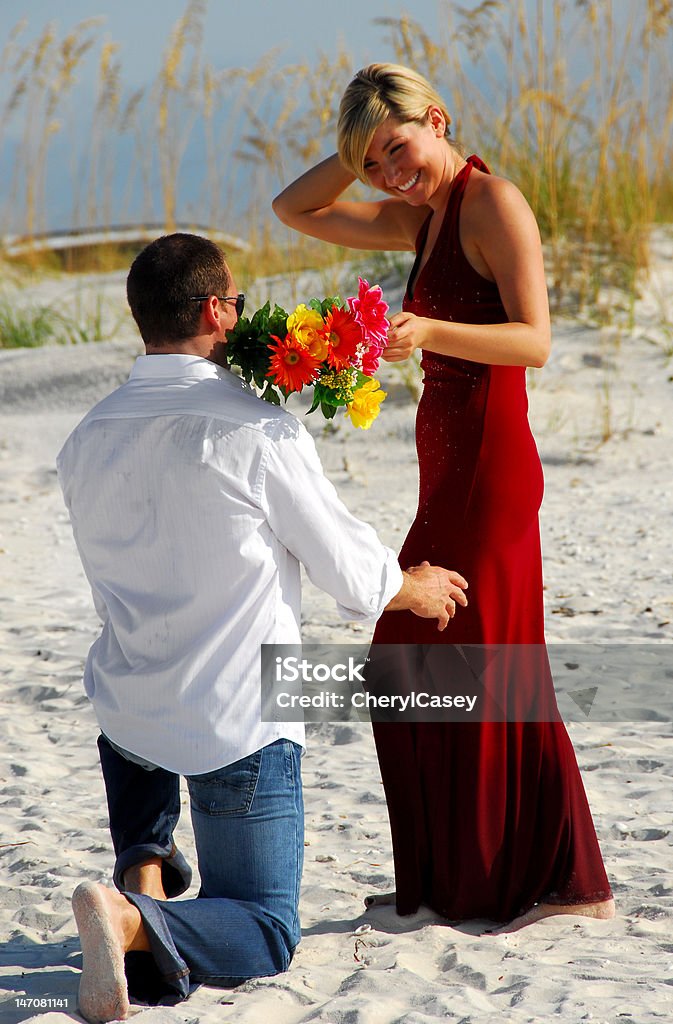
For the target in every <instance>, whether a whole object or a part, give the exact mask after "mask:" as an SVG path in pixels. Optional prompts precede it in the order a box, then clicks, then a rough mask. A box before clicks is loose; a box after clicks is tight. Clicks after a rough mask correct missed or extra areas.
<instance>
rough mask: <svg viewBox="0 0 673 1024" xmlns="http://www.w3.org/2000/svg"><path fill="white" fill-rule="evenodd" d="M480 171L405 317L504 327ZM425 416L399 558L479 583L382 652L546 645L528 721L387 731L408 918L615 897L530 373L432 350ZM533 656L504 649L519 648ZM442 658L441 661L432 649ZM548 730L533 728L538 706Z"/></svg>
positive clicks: (522, 685)
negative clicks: (564, 662)
mask: <svg viewBox="0 0 673 1024" xmlns="http://www.w3.org/2000/svg"><path fill="white" fill-rule="evenodd" d="M473 167H477V168H478V169H479V170H482V171H486V172H488V168H486V166H485V165H484V164H483V163H482V162H481V161H480V160H479V158H478V157H474V156H472V157H470V158H469V159H468V162H467V164H466V166H465V167H464V168H463V169H462V170H461V171H460V172H459V174H458V176H457V177H456V179H455V182H454V185H453V188H452V191H451V195H450V198H449V202H448V205H447V209H446V212H445V215H444V220H443V223H442V226H441V229H440V232H439V236H438V238H437V241H436V243H435V245H434V247H433V249H432V252H431V254H430V257H429V259H428V260H427V262H426V264H425V265H424V267H423V268H422V270H421V272H420V274H419V275H418V277H417V278H416V279H415V274H416V267H417V266H418V265H419V263H420V260H421V257H422V254H423V248H424V245H425V240H426V237H427V233H428V228H429V219H428V221H426V222H425V224H424V225H423V227H422V228H421V231H420V232H419V236H418V239H417V242H416V251H417V260H416V266H415V267H414V270H413V271H412V274H411V278H410V281H412V282H414V285H413V295H411V294H409V293H407V296H406V298H405V302H404V309H405V310H409V311H410V312H412V313H416V314H418V315H419V316H426V317H432V318H434V319H438V320H449V321H455V322H457V323H468V324H477V323H483V324H495V323H504V322H506V321H507V315H506V313H505V309H504V307H503V304H502V301H501V299H500V295H499V292H498V288H497V286H496V285H495V284H494V283H492V282H490V281H488V280H486V279H485V278H483V277H482V276H481V275H480V274H479V273H477V271H476V270H475V269H474V268H473V267H472V265H471V264H470V263H469V262H468V260H467V258H466V256H465V254H464V252H463V250H462V247H461V244H460V237H459V218H460V208H461V203H462V199H463V195H464V193H465V189H466V187H467V184H468V181H469V177H470V173H471V171H472V168H473ZM421 366H422V368H423V371H424V389H423V395H422V398H421V401H420V403H419V407H418V414H417V420H416V442H417V450H418V460H419V467H420V470H419V472H420V483H419V502H418V511H417V514H416V518H415V520H414V522H413V524H412V526H411V529H410V531H409V534H408V536H407V538H406V540H405V542H404V546H403V548H402V551H401V552H400V565H401V566H402V568H406V567H408V566H410V565H418V564H419V563H420V562H421V561H423V560H424V559H427V561H429V562H430V563H431V564H433V565H442V566H444V567H446V568H448V569H456V570H458V571H459V572H460V573H461V574H462V575H463V576H465V577H466V579H467V580H468V582H469V590H468V598H469V606H468V607H467V608H460V607H459V608H458V609H457V612H456V616H455V618H454V619H453V620H452V621H451V622H450V624H449V626H448V627H447V629H446V630H445V631H444V632H442V633H440V632H438V630H437V627H436V622H434V621H431V620H426V619H421V618H418V617H417V616H415V615H413V614H412V613H411V612H387V613H384V615H383V616H382V618H381V619H380V620H379V623H378V624H377V627H376V631H375V635H374V641H373V642H374V644H400V643H404V644H417V645H437V644H465V645H491V644H494V645H535V646H534V647H531V648H526V649H530V650H536V651H538V652H542V655H543V657H542V658H538V659H537V664H538V666H539V673H535V672H531V671H526V672H523V673H519V677H518V678H517V681H516V687H514V685H513V684H511V683H510V684H508V685H510V689H511V692H510V694H509V696H508V698H507V699H508V702H509V703H508V706H509V707H510V709H511V708H512V707H514V708H515V709H516V708H519V709H521V711H522V713H521V714H520V715H519V716H517V715H516V714H515V715H512V714H509V715H508V716H507V717H509V718H510V719H511V718H512V717H514V718H516V717H520V718H521V719H522V720H520V721H517V720H514V721H512V720H509V721H469V720H467V721H465V722H458V723H456V722H450V723H447V722H436V721H435V722H428V721H426V722H420V721H416V722H410V721H401V722H379V723H374V726H373V728H374V737H375V741H376V747H377V753H378V757H379V763H380V767H381V774H382V778H383V784H384V788H385V794H386V800H387V803H388V812H389V817H390V826H391V832H392V842H393V852H394V859H395V881H396V892H397V910H398V912H399V913H400V914H411V913H414V912H415V911H416V910H417V909H418V907H419V905H420V904H421V903H423V904H425V905H427V906H430V907H432V908H433V909H434V910H435V911H437V912H438V913H439V914H441V915H443V916H445V917H447V918H450V919H454V920H464V919H467V918H476V917H481V918H489V919H491V920H495V921H507V920H511V919H512V918H514V917H515V916H517V915H518V914H521V913H523V912H524V911H526V910H527V909H529V908H530V907H531V906H532V905H533V904H535V903H537V902H539V901H541V900H543V901H544V902H551V903H559V904H575V903H590V902H597V901H601V900H606V899H609V898H610V896H611V891H610V886H609V883H608V880H607V877H606V874H605V869H604V867H603V861H602V858H601V853H600V849H599V846H598V842H597V839H596V833H595V830H594V825H593V822H592V818H591V813H590V810H589V806H588V804H587V799H586V795H585V792H584V787H583V785H582V780H581V778H580V773H579V770H578V767H577V762H576V760H575V755H574V751H573V748H572V745H571V743H570V739H569V737H568V734H567V732H566V729H565V726H564V725H563V722H562V721H561V720H560V717H559V715H558V711H557V710H556V701H555V696H554V692H553V685H552V681H551V677H550V673H549V670H548V663H547V658H546V651H545V648H544V614H543V603H542V563H541V555H540V534H539V525H538V510H539V507H540V503H541V500H542V492H543V479H542V467H541V465H540V459H539V456H538V452H537V448H536V446H535V441H534V440H533V436H532V434H531V431H530V427H529V424H528V415H527V413H528V399H527V396H526V383H525V369H524V368H523V367H518V366H490V365H485V364H483V363H476V362H470V361H468V360H464V359H455V358H451V357H446V356H441V355H436V354H434V353H432V352H424V353H423V359H422V363H421ZM510 649H511V650H514V649H520V650H521V649H524V648H514V647H512V648H507V650H510ZM435 653H440V652H437V651H436V648H435ZM531 700H534V701H537V705H536V706H537V707H538V709H539V708H540V706H541V703H542V706H546V707H547V711H548V713H547V714H546V716H545V715H544V714H542V715H540V714H537V715H534V716H532V717H534V718H538V719H539V718H544V717H546V718H547V719H549V720H547V721H539V720H533V721H530V720H528V721H526V720H525V719H526V717H528V718H530V717H531V716H530V715H528V716H527V714H526V709H527V708H528V707H529V704H530V701H531Z"/></svg>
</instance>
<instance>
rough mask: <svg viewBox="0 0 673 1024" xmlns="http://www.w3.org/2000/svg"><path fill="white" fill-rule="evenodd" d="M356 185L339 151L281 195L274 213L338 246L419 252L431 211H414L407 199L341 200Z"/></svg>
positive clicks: (315, 236) (289, 223)
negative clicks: (418, 238)
mask: <svg viewBox="0 0 673 1024" xmlns="http://www.w3.org/2000/svg"><path fill="white" fill-rule="evenodd" d="M354 181H355V177H354V175H352V174H351V173H350V172H349V171H347V170H346V169H345V168H344V166H343V164H342V163H341V161H340V160H339V157H338V155H337V154H336V153H335V154H334V155H333V156H330V157H328V158H327V159H326V160H323V161H322V162H321V163H319V164H316V166H315V167H311V168H310V170H308V171H306V173H305V174H302V175H301V177H299V178H297V180H296V181H293V182H292V183H291V184H290V185H288V186H287V188H286V189H284V190H283V191H282V192H281V193H280V195H278V196H276V198H275V199H274V201H273V210H274V213H275V214H276V216H277V217H278V218H279V219H280V220H282V222H283V223H284V224H287V225H288V226H289V227H291V228H294V229H295V231H301V232H302V234H304V235H311V236H312V237H314V238H320V239H322V240H323V241H324V242H332V243H333V244H335V245H343V246H347V247H348V248H351V249H398V250H410V249H411V250H413V248H414V242H415V239H416V235H417V234H418V230H419V228H420V226H421V224H422V223H423V221H424V219H425V218H426V217H427V215H428V213H429V212H430V211H429V210H428V208H427V207H422V208H420V209H414V208H412V207H410V206H409V205H408V204H407V203H405V202H404V200H403V199H382V200H378V201H370V202H350V201H346V200H341V199H339V197H340V196H341V195H342V194H343V193H344V192H345V191H346V189H347V188H348V186H349V185H351V184H352V183H353V182H354Z"/></svg>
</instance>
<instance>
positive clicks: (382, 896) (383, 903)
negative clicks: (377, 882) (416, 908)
mask: <svg viewBox="0 0 673 1024" xmlns="http://www.w3.org/2000/svg"><path fill="white" fill-rule="evenodd" d="M396 899H397V894H396V893H394V892H377V893H374V894H373V895H372V896H365V901H364V902H365V910H371V909H372V908H373V907H394V906H395V901H396Z"/></svg>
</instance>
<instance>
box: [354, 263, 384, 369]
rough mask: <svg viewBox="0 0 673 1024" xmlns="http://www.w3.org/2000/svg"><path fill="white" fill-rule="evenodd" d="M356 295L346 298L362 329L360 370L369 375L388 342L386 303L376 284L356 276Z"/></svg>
mask: <svg viewBox="0 0 673 1024" xmlns="http://www.w3.org/2000/svg"><path fill="white" fill-rule="evenodd" d="M358 285H359V288H358V295H357V298H355V297H353V298H350V299H348V307H349V309H350V310H351V312H352V313H353V314H354V315H355V318H356V320H357V321H358V323H360V324H361V325H362V328H363V330H364V349H363V352H362V372H363V373H365V374H366V375H367V376H368V377H371V376H372V375H373V374H374V373H376V370H377V369H378V365H379V359H380V358H381V353H382V352H383V350H384V348H385V347H386V344H387V342H388V321H387V319H386V313H387V312H388V303H387V302H384V300H383V292H382V291H381V289H380V287H379V286H378V285H371V286H370V284H369V281H365V279H364V278H362V277H359V278H358Z"/></svg>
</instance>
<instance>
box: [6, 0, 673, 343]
mask: <svg viewBox="0 0 673 1024" xmlns="http://www.w3.org/2000/svg"><path fill="white" fill-rule="evenodd" d="M206 11H207V0H189V2H187V4H186V7H185V11H184V14H183V15H182V17H181V18H180V19H179V21H178V22H177V23H176V25H175V26H174V27H173V28H172V30H171V31H170V32H169V33H168V41H167V44H166V47H165V50H164V53H163V56H162V59H161V63H160V67H159V70H158V72H157V76H156V80H155V82H154V83H153V84H150V85H148V87H147V88H145V89H138V90H136V91H135V92H129V91H128V90H126V89H125V88H124V75H123V68H122V66H121V63H120V59H119V54H118V47H117V45H116V44H115V43H114V42H111V41H110V40H109V39H108V38H107V36H106V35H104V33H103V29H102V27H101V25H100V22H99V21H97V20H95V19H94V20H92V19H90V20H87V21H85V22H81V23H80V24H79V25H76V26H75V27H74V28H73V29H72V30H71V31H69V32H68V33H66V34H65V35H64V36H63V37H62V38H60V37H59V35H58V32H57V30H56V29H55V27H54V26H53V25H48V26H47V27H46V28H45V29H44V30H43V31H42V32H41V34H40V35H39V36H38V38H37V40H36V41H35V42H32V43H24V42H23V30H24V28H25V25H24V24H23V23H20V24H19V25H17V26H15V28H14V29H13V30H12V32H11V33H10V34H9V36H8V38H7V42H6V44H5V47H4V52H3V54H2V57H3V59H2V61H1V62H0V69H2V70H0V80H4V81H3V85H4V86H5V88H4V95H6V96H7V97H8V98H7V100H6V101H5V103H4V106H3V107H0V144H1V143H2V135H3V133H4V132H5V131H6V129H7V127H8V125H9V124H10V123H11V122H12V119H14V122H15V124H17V123H18V124H20V125H22V126H23V127H22V130H21V132H20V138H21V142H20V144H19V145H18V146H16V147H15V150H14V170H13V175H12V182H11V188H10V189H9V192H8V197H9V198H8V202H7V204H6V207H5V209H4V211H3V218H4V221H5V226H4V230H5V231H10V230H13V231H18V230H20V231H21V232H22V233H25V234H31V233H33V232H36V231H39V230H43V229H44V228H45V226H46V223H47V211H48V196H49V180H50V174H51V173H53V167H52V162H51V156H50V155H51V153H52V149H53V141H54V139H55V138H56V137H57V136H58V135H59V134H62V133H65V132H70V133H71V134H72V118H73V116H74V114H73V108H72V106H70V99H71V97H73V96H75V95H76V90H77V89H78V88H79V84H78V74H79V73H80V72H81V70H82V68H83V66H84V62H85V61H87V60H94V59H95V60H97V62H98V76H97V80H98V85H97V93H96V95H95V97H93V98H92V104H91V130H90V132H88V134H85V137H84V141H83V143H82V145H83V150H82V151H81V152H80V153H78V154H75V155H74V156H73V158H72V160H73V168H75V167H77V168H79V169H80V171H81V173H78V174H73V175H72V178H73V181H74V182H81V183H82V184H76V185H75V186H74V190H75V194H73V197H72V198H73V216H72V221H73V224H74V225H81V224H89V225H93V224H98V225H100V224H106V223H107V224H109V223H115V222H116V223H120V222H124V221H126V220H127V219H128V214H129V204H130V203H131V199H132V197H133V196H135V197H136V200H137V197H138V195H140V196H141V203H140V206H141V208H142V211H143V213H142V216H143V217H144V218H145V219H146V220H147V221H150V220H151V219H152V215H154V217H156V213H157V210H156V203H155V196H157V195H158V196H159V206H160V210H159V213H160V216H161V218H162V219H163V221H164V224H165V226H166V229H167V230H170V229H171V228H172V226H173V225H174V224H175V223H176V222H177V221H180V220H182V221H185V220H195V221H197V222H198V221H201V222H204V221H205V222H207V223H211V224H213V226H217V227H218V228H220V229H222V228H225V227H226V228H227V229H228V230H235V231H238V233H239V234H243V235H244V236H245V237H247V238H249V239H250V240H251V241H252V242H253V246H252V250H251V253H250V254H249V255H247V256H241V257H239V256H237V257H236V258H237V266H240V268H241V272H242V273H245V275H246V277H248V278H250V277H260V276H264V275H267V274H270V273H287V274H290V275H291V274H293V273H294V272H295V271H297V270H299V269H301V268H302V267H305V266H326V265H327V264H328V263H330V262H334V261H335V260H337V261H338V260H343V259H346V258H349V254H348V253H347V252H345V251H337V250H335V249H334V248H332V247H329V246H323V245H321V244H320V243H315V242H312V241H310V240H306V239H301V238H299V237H298V236H296V235H293V234H292V233H291V232H288V231H286V230H285V229H284V228H282V227H281V226H280V225H278V224H277V223H276V222H275V220H274V218H273V215H272V213H271V210H270V202H271V198H272V196H273V195H274V194H275V193H276V192H277V191H278V190H279V189H280V188H281V187H282V186H283V184H285V183H286V182H287V181H288V180H289V179H290V178H291V177H292V176H294V175H295V174H296V173H298V172H299V171H300V170H301V169H302V168H304V167H306V166H307V164H308V163H310V162H312V161H315V160H317V159H319V158H320V157H321V156H322V155H326V154H327V153H328V152H330V151H332V150H333V148H334V136H335V118H336V109H337V104H338V98H339V96H340V94H341V92H342V90H343V88H344V87H345V85H346V84H347V82H348V81H349V78H350V76H351V75H352V73H353V70H354V64H353V59H352V57H351V56H349V54H348V53H347V52H346V51H344V50H336V51H333V50H329V48H327V49H326V50H325V51H323V52H320V51H318V50H313V51H312V54H313V55H312V57H311V59H310V60H307V61H306V62H303V63H299V64H294V65H292V66H287V65H283V63H282V60H281V55H280V54H279V53H278V52H277V51H273V52H271V53H268V54H265V55H264V56H263V58H261V59H260V61H259V62H258V63H257V64H256V65H255V66H253V67H251V68H236V67H229V68H215V67H213V66H212V64H210V63H209V61H208V60H207V59H206V57H205V56H204V52H203V39H204V19H205V15H206ZM442 25H443V31H442V34H441V36H440V38H436V36H435V35H434V34H433V36H432V37H431V36H430V35H429V33H428V32H427V31H426V29H425V27H424V26H423V25H421V24H419V23H418V22H417V21H415V20H414V19H413V18H411V17H402V18H382V19H379V27H380V30H381V39H382V57H383V58H385V57H391V58H392V59H395V60H398V61H399V62H401V63H405V64H408V65H411V66H414V67H416V68H418V70H420V71H421V72H422V73H424V74H426V75H427V76H428V77H429V78H430V80H431V81H433V83H435V84H436V86H437V87H438V90H439V91H440V92H441V93H442V94H443V95H444V97H445V98H446V101H447V104H448V106H449V109H450V110H451V111H452V113H453V128H454V135H455V137H456V139H457V141H458V142H459V143H461V144H462V146H463V147H464V149H465V150H466V151H468V152H475V151H476V152H479V153H480V154H481V155H482V156H483V157H484V158H485V159H486V160H487V162H488V163H489V164H490V165H491V167H492V169H493V170H494V172H495V173H498V174H501V175H503V176H505V177H509V178H511V179H512V180H513V181H515V182H516V183H517V184H518V185H519V187H520V188H521V189H522V191H523V192H524V194H525V195H526V197H527V198H528V200H529V202H530V203H531V206H532V207H533V210H534V212H535V214H536V216H537V219H538V222H539V224H540V229H541V233H542V236H543V240H544V242H545V246H546V253H547V269H548V274H549V280H550V296H551V300H552V305H553V306H554V307H555V308H556V309H559V308H560V309H571V310H573V311H577V310H581V309H585V310H587V309H589V310H590V309H592V308H595V307H596V304H597V302H598V299H599V294H600V292H601V289H605V287H606V286H616V287H618V288H620V289H622V290H623V291H624V292H625V293H626V294H627V295H628V296H630V297H631V300H632V299H633V297H634V296H635V295H636V294H637V289H638V284H639V281H640V279H641V277H642V275H643V274H645V273H646V272H647V267H648V260H649V249H648V235H649V231H650V229H651V226H652V225H653V224H654V223H657V222H666V223H671V222H673V173H672V172H673V160H672V156H673V153H672V147H673V78H672V77H671V75H670V62H671V53H672V52H673V3H671V2H670V0H639V2H638V3H632V4H625V3H624V2H623V0H483V2H481V3H478V4H476V5H472V7H471V8H470V9H469V10H468V9H466V8H463V7H460V6H458V5H456V4H454V3H451V2H448V0H447V2H445V3H444V4H443V5H442ZM78 109H79V107H78ZM82 109H84V107H82ZM131 141H132V142H133V149H132V152H133V156H132V158H131V159H130V160H129V158H128V152H129V142H131ZM186 160H189V161H190V163H192V164H194V162H195V161H196V162H200V164H201V165H202V166H203V180H202V183H201V186H200V187H199V189H198V195H196V196H195V195H187V194H185V190H184V185H183V178H182V176H183V172H184V167H185V162H186ZM120 181H121V182H122V184H123V187H120V186H119V184H118V183H119V182H120ZM115 183H117V184H115ZM120 194H121V195H122V198H121V199H120V198H119V195H120ZM363 194H365V193H364V192H363V190H362V189H361V188H358V189H355V190H354V195H363ZM242 195H243V196H244V199H245V202H244V203H243V208H241V202H240V199H241V196H242ZM115 196H116V197H117V198H116V199H115ZM136 207H137V202H136ZM136 212H137V209H136ZM236 217H238V218H239V223H235V220H236ZM135 219H136V220H137V219H138V217H137V216H136V217H135ZM0 230H2V228H1V227H0ZM40 258H41V257H38V256H37V254H35V256H34V258H33V259H32V263H33V264H36V263H39V259H40ZM28 260H29V262H30V261H31V259H30V256H29V257H28ZM38 319H39V318H38ZM16 333H17V336H18V335H20V333H21V332H20V331H18V332H16Z"/></svg>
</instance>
